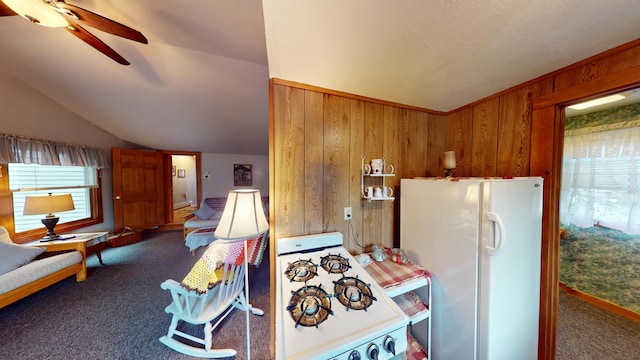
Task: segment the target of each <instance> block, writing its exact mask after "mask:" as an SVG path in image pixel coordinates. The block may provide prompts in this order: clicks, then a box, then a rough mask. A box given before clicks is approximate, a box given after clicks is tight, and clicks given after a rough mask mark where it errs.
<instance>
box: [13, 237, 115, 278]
mask: <svg viewBox="0 0 640 360" xmlns="http://www.w3.org/2000/svg"><path fill="white" fill-rule="evenodd" d="M63 236H73V237H72V238H68V239H64V240H54V241H47V242H41V241H40V240H36V241H32V242H28V243H25V244H24V245H29V246H38V247H44V248H46V250H45V251H46V252H55V251H73V250H77V251H80V252H81V253H82V271H80V272H79V273H77V274H76V281H85V280H86V279H87V249H89V248H90V250H91V251H95V253H96V256H97V257H98V260H99V261H100V264H102V254H101V253H100V251H101V250H102V249H104V248H105V247H106V244H107V241H108V240H109V233H108V232H106V231H104V232H95V233H78V234H64V235H63Z"/></svg>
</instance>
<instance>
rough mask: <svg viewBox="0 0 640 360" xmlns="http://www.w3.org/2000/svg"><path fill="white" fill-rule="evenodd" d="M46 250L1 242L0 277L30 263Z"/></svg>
mask: <svg viewBox="0 0 640 360" xmlns="http://www.w3.org/2000/svg"><path fill="white" fill-rule="evenodd" d="M44 250H45V248H40V247H34V246H24V245H17V244H8V243H6V242H0V275H2V274H5V273H8V272H9V271H12V270H15V269H17V268H19V267H20V266H23V265H26V264H28V263H30V262H31V260H33V259H35V258H36V256H38V255H40V254H42V253H43V252H44Z"/></svg>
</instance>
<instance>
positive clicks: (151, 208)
mask: <svg viewBox="0 0 640 360" xmlns="http://www.w3.org/2000/svg"><path fill="white" fill-rule="evenodd" d="M111 156H112V162H113V217H114V228H115V232H120V231H122V230H123V229H124V227H125V226H127V227H130V228H132V229H134V230H139V229H145V228H150V227H154V226H159V225H161V224H164V207H163V195H162V194H163V180H162V173H163V171H162V169H163V167H162V154H161V153H159V152H155V151H141V150H130V149H118V148H113V149H112V151H111Z"/></svg>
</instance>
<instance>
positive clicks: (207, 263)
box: [181, 232, 269, 294]
mask: <svg viewBox="0 0 640 360" xmlns="http://www.w3.org/2000/svg"><path fill="white" fill-rule="evenodd" d="M268 234H269V232H266V233H264V234H262V235H260V236H258V237H257V238H255V239H249V240H247V241H246V242H245V241H237V242H226V241H221V240H216V241H214V242H212V243H211V244H210V245H209V246H208V247H207V250H206V251H205V252H204V254H202V257H201V258H200V259H198V261H196V263H195V265H194V266H193V268H191V271H189V273H188V274H187V276H186V277H185V278H184V279H182V282H181V285H182V287H184V288H186V289H189V290H194V291H196V292H197V293H199V294H203V293H205V292H207V290H209V289H211V288H213V287H214V286H216V285H218V284H220V282H221V281H222V273H223V270H224V267H223V265H225V264H227V265H241V264H244V246H245V244H247V258H248V259H247V262H248V263H249V264H251V265H254V266H256V267H258V266H260V263H262V257H263V255H264V249H265V247H266V244H267V238H268ZM226 280H227V281H228V280H229V279H226Z"/></svg>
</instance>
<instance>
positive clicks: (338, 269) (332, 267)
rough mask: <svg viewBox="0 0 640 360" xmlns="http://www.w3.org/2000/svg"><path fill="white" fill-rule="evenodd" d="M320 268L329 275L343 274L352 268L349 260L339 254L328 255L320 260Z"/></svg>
mask: <svg viewBox="0 0 640 360" xmlns="http://www.w3.org/2000/svg"><path fill="white" fill-rule="evenodd" d="M320 266H322V268H323V269H325V270H326V271H327V272H328V273H329V274H343V273H344V272H346V271H347V270H349V269H350V268H351V265H349V259H347V258H345V257H344V256H342V255H340V254H337V255H332V254H328V255H327V256H322V257H321V258H320Z"/></svg>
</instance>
